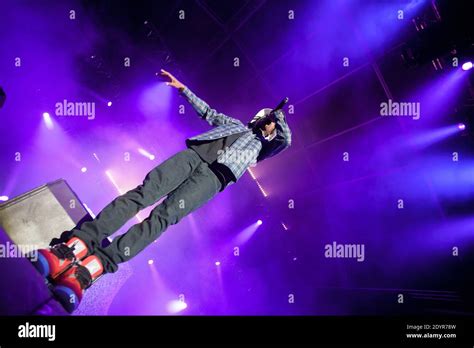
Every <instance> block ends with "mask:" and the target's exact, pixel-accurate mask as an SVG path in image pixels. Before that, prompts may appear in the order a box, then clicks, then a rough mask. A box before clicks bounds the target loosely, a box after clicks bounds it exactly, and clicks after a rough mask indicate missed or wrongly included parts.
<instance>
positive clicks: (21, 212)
mask: <svg viewBox="0 0 474 348" xmlns="http://www.w3.org/2000/svg"><path fill="white" fill-rule="evenodd" d="M91 219H92V217H91V216H90V215H89V213H88V212H87V209H86V208H85V207H84V205H83V204H82V203H81V201H80V200H79V198H78V197H77V195H76V194H75V193H74V192H73V191H72V189H71V187H70V186H69V185H68V184H67V182H66V181H65V180H63V179H59V180H56V181H54V182H51V183H48V184H45V185H43V186H40V187H38V188H36V189H33V190H31V191H29V192H26V193H24V194H22V195H20V196H18V197H15V198H13V199H11V200H9V201H7V202H5V203H3V204H0V226H1V227H2V229H3V230H4V231H5V232H6V234H7V235H8V236H9V237H10V239H11V240H12V241H13V242H14V243H15V244H17V245H35V246H37V247H38V248H45V247H47V246H48V245H49V244H50V242H51V240H52V239H53V238H58V237H59V236H60V234H61V233H63V232H64V231H69V230H71V229H72V228H74V227H75V226H76V225H77V224H79V223H80V222H83V221H86V220H91Z"/></svg>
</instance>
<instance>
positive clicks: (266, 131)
mask: <svg viewBox="0 0 474 348" xmlns="http://www.w3.org/2000/svg"><path fill="white" fill-rule="evenodd" d="M274 130H275V122H271V123H270V124H266V125H265V129H264V130H262V133H263V136H265V137H266V136H269V135H270V134H272V133H273V131H274Z"/></svg>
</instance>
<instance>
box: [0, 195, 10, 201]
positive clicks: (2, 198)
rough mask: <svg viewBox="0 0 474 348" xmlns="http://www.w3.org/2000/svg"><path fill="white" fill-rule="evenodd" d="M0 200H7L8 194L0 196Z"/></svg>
mask: <svg viewBox="0 0 474 348" xmlns="http://www.w3.org/2000/svg"><path fill="white" fill-rule="evenodd" d="M0 201H2V202H5V201H8V196H0Z"/></svg>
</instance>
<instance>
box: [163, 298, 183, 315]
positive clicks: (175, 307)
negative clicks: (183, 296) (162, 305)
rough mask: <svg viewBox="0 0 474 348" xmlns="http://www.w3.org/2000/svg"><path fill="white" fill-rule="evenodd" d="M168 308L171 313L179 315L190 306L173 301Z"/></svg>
mask: <svg viewBox="0 0 474 348" xmlns="http://www.w3.org/2000/svg"><path fill="white" fill-rule="evenodd" d="M166 307H167V309H168V312H169V313H171V314H177V313H179V312H181V311H182V310H184V309H186V308H188V304H187V303H186V302H184V301H180V300H173V301H170V302H168V305H167V306H166Z"/></svg>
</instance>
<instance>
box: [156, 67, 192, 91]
mask: <svg viewBox="0 0 474 348" xmlns="http://www.w3.org/2000/svg"><path fill="white" fill-rule="evenodd" d="M161 76H166V77H167V78H169V79H170V81H168V82H166V84H167V85H168V86H171V87H174V88H177V89H179V90H180V91H182V90H183V89H185V88H186V86H185V85H183V84H182V83H181V82H179V81H178V79H177V78H176V77H174V76H173V75H171V74H170V73H169V72H167V71H166V70H164V69H161Z"/></svg>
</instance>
